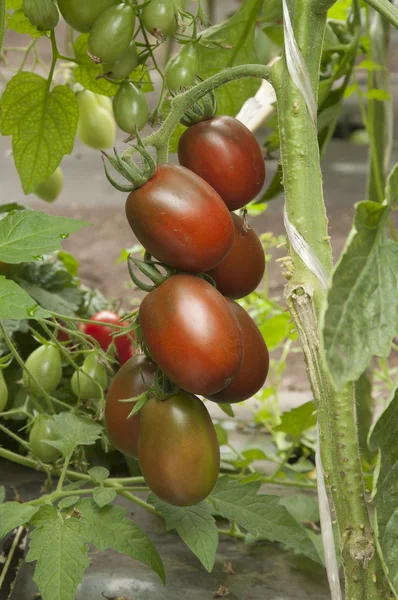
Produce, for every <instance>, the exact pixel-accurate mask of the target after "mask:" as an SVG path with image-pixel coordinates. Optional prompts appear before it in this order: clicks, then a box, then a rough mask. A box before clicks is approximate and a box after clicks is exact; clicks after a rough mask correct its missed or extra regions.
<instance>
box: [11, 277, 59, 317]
mask: <svg viewBox="0 0 398 600" xmlns="http://www.w3.org/2000/svg"><path fill="white" fill-rule="evenodd" d="M50 316H51V315H50V313H48V312H47V311H46V310H44V309H43V308H40V307H39V306H38V305H37V304H36V302H35V301H34V300H33V298H31V297H30V296H29V294H27V293H26V292H25V291H24V290H23V289H22V288H21V287H19V285H18V284H16V283H15V281H11V280H10V279H6V278H5V277H3V276H0V319H46V318H48V317H50Z"/></svg>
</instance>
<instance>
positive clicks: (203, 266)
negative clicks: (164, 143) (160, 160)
mask: <svg viewBox="0 0 398 600" xmlns="http://www.w3.org/2000/svg"><path fill="white" fill-rule="evenodd" d="M126 216H127V220H128V222H129V223H130V227H131V228H132V230H133V231H134V233H135V235H136V236H137V238H138V240H139V241H140V242H141V244H142V245H143V246H144V247H145V248H146V249H147V250H148V252H149V253H150V254H152V256H154V257H155V258H157V259H158V260H160V261H161V262H163V263H165V264H166V265H169V266H170V267H175V268H176V269H180V270H181V271H188V272H190V273H201V272H204V271H208V270H209V269H212V268H213V267H215V266H216V265H217V264H218V263H219V262H220V261H221V260H222V259H223V258H224V256H225V255H226V254H227V253H228V251H229V250H230V249H231V247H232V244H233V241H234V227H233V223H232V219H231V215H230V213H229V212H228V210H226V206H225V204H224V202H223V201H222V200H221V198H220V196H219V195H218V194H217V193H216V192H215V191H214V190H213V188H211V187H210V186H209V185H208V184H207V183H206V182H205V181H204V180H203V179H201V178H200V177H198V176H197V175H195V173H192V172H191V171H188V169H184V167H179V166H175V165H160V167H158V170H157V172H156V174H155V175H154V177H152V179H150V180H149V181H148V182H147V183H146V184H145V185H143V186H142V187H141V188H139V189H138V190H135V191H134V192H131V194H130V195H129V197H128V198H127V202H126Z"/></svg>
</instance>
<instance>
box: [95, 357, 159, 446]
mask: <svg viewBox="0 0 398 600" xmlns="http://www.w3.org/2000/svg"><path fill="white" fill-rule="evenodd" d="M155 373H156V365H155V364H154V363H153V362H152V361H150V360H148V358H147V357H146V356H145V354H136V355H135V356H133V358H131V359H130V360H129V361H128V362H126V363H125V364H124V365H123V366H122V368H121V369H120V370H119V371H118V372H117V373H116V375H115V377H114V378H113V380H112V383H111V385H110V387H109V390H108V394H107V397H106V404H105V425H106V429H107V431H108V435H109V439H110V440H111V442H112V444H113V445H114V446H115V448H117V449H118V450H120V452H123V454H126V455H127V456H132V457H134V458H136V457H137V449H138V436H139V431H140V418H141V411H140V412H139V413H137V414H136V415H133V416H132V417H130V419H128V418H127V417H128V415H129V414H130V413H131V411H132V410H133V407H134V404H135V403H134V402H119V400H121V399H126V398H135V396H140V395H141V394H143V393H144V392H145V391H146V387H145V384H144V381H145V383H146V384H147V385H148V386H152V384H153V380H154V376H155Z"/></svg>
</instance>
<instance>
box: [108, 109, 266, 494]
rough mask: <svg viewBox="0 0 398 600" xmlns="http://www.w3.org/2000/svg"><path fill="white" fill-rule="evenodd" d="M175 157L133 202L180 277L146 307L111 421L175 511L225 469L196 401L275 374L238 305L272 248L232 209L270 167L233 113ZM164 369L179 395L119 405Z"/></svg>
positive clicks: (116, 383) (200, 126)
mask: <svg viewBox="0 0 398 600" xmlns="http://www.w3.org/2000/svg"><path fill="white" fill-rule="evenodd" d="M178 157H179V162H180V164H179V165H178V166H174V165H169V164H163V165H160V166H159V167H158V168H157V171H156V173H155V174H154V176H153V177H152V178H150V179H149V180H148V181H147V182H146V183H145V184H144V185H143V186H142V187H140V188H138V189H136V190H134V191H133V192H131V193H130V195H129V196H128V198H127V201H126V216H127V219H128V222H129V224H130V226H131V228H132V230H133V232H134V234H135V235H136V237H137V238H138V240H139V241H140V242H141V244H142V245H143V246H144V248H145V249H146V250H147V252H148V253H149V254H150V255H151V256H152V257H154V258H155V259H156V260H157V261H160V262H161V263H163V264H165V265H167V266H168V267H171V268H173V269H175V270H176V271H175V272H176V274H173V275H172V276H170V277H169V278H167V279H165V280H164V282H163V283H161V284H160V285H159V286H158V287H156V288H155V289H154V290H153V291H151V292H150V293H148V294H147V296H146V297H145V298H144V300H143V302H142V303H141V306H140V309H139V324H140V330H141V338H142V341H143V346H144V348H145V350H146V352H147V354H148V356H146V354H137V355H135V356H134V357H133V358H131V359H130V360H129V361H127V362H126V363H125V364H124V365H123V367H122V368H121V369H120V371H119V372H118V373H117V374H116V376H115V378H114V379H113V382H112V384H111V386H110V388H109V391H108V395H107V400H106V408H105V421H106V426H107V430H108V434H109V437H110V439H111V441H112V443H113V444H114V445H115V447H116V448H118V449H119V450H120V451H121V452H123V453H124V454H126V455H128V456H132V457H136V458H138V461H139V464H140V467H141V471H142V474H143V476H144V477H145V479H146V481H147V483H148V486H149V487H150V489H151V490H152V491H153V492H154V493H155V494H157V495H158V496H159V497H160V498H161V499H163V500H165V501H166V502H169V503H170V504H173V505H176V506H188V505H192V504H196V503H197V502H200V501H201V500H203V499H204V498H206V497H207V496H208V495H209V493H210V492H211V490H212V489H213V486H214V484H215V482H216V480H217V477H218V473H219V467H220V450H219V445H218V441H217V435H216V432H215V429H214V426H213V423H212V421H211V418H210V416H209V413H208V411H207V409H206V407H205V405H204V404H203V402H202V401H201V400H199V398H198V397H197V395H200V396H203V397H205V398H207V399H209V400H212V401H213V402H218V403H235V402H241V401H243V400H246V399H248V398H250V397H251V396H253V395H254V394H255V393H256V392H257V391H259V390H260V389H261V387H262V386H263V385H264V382H265V380H266V377H267V374H268V367H269V354H268V349H267V346H266V343H265V341H264V339H263V336H262V334H261V333H260V331H259V329H258V328H257V326H256V324H255V323H254V321H253V319H252V318H251V317H250V316H249V314H248V313H247V312H246V311H245V310H244V309H243V308H242V307H241V306H240V305H239V304H238V303H237V302H235V300H237V299H239V298H243V297H244V296H246V295H247V294H249V293H251V292H252V291H254V290H255V289H256V288H257V286H258V285H259V283H260V281H261V279H262V277H263V275H264V270H265V256H264V251H263V248H262V245H261V242H260V240H259V238H258V236H257V235H256V233H255V232H254V231H253V229H251V228H250V227H248V226H247V224H246V222H245V221H244V219H242V218H241V217H240V216H238V215H237V214H234V213H233V212H231V211H235V210H238V209H240V208H243V207H244V206H245V205H246V204H247V203H248V202H250V201H251V200H252V199H253V198H254V197H255V196H256V195H257V194H258V193H259V192H260V191H261V189H262V186H263V184H264V180H265V165H264V159H263V154H262V151H261V148H260V146H259V144H258V142H257V141H256V139H255V137H254V136H253V134H252V133H251V132H250V131H249V130H248V129H247V128H246V127H245V126H244V125H243V124H242V123H240V122H239V121H237V120H236V119H234V118H232V117H227V116H216V117H213V118H211V119H209V120H206V121H202V122H200V123H197V124H195V125H192V126H191V127H189V128H188V129H187V130H186V131H185V132H184V134H183V135H182V137H181V139H180V142H179V148H178ZM203 274H207V275H209V276H210V277H211V278H212V280H213V281H214V282H215V286H214V285H212V283H210V281H211V280H210V279H209V277H206V276H203ZM149 356H150V358H149ZM159 369H160V370H161V372H162V373H163V374H165V375H166V376H167V377H168V378H169V379H170V380H171V381H172V382H173V383H174V384H176V386H178V389H179V391H178V392H177V393H174V394H172V395H169V396H167V397H163V398H157V397H155V395H154V394H153V395H152V396H151V397H150V398H149V400H148V401H147V402H146V403H145V404H144V405H143V408H142V409H141V410H140V411H139V412H137V413H136V414H134V415H133V416H131V417H130V418H128V416H129V414H130V412H131V410H132V408H133V406H134V404H132V403H131V402H121V401H120V400H123V399H129V398H136V397H138V396H140V395H142V394H143V393H144V392H146V391H148V390H151V388H152V387H153V385H154V381H155V379H156V377H157V373H158V372H159V371H158V370H159Z"/></svg>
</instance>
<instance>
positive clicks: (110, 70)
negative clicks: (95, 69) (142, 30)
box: [102, 41, 138, 80]
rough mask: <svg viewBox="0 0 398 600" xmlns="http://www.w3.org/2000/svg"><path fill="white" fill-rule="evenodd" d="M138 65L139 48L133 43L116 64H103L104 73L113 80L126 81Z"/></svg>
mask: <svg viewBox="0 0 398 600" xmlns="http://www.w3.org/2000/svg"><path fill="white" fill-rule="evenodd" d="M137 65H138V53H137V47H136V45H135V42H134V41H131V42H130V44H129V45H128V46H127V48H126V50H125V51H124V52H122V54H121V55H120V56H119V58H118V59H117V60H116V61H115V62H114V63H102V71H103V73H106V74H107V75H108V76H109V77H110V78H111V79H117V80H119V79H125V78H126V77H128V76H129V75H130V73H131V72H132V71H134V69H135V68H136V66H137Z"/></svg>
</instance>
